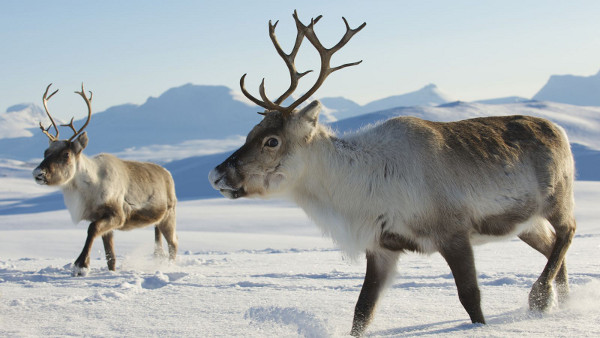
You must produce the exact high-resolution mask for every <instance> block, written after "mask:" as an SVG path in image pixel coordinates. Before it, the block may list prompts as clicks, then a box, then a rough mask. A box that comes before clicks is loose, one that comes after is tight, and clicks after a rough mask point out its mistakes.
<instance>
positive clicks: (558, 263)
mask: <svg viewBox="0 0 600 338" xmlns="http://www.w3.org/2000/svg"><path fill="white" fill-rule="evenodd" d="M548 221H550V224H552V226H553V227H554V230H555V232H556V240H555V241H554V246H553V248H552V251H551V252H550V255H549V256H548V263H546V266H545V267H544V271H542V274H541V275H540V277H539V278H538V279H537V281H536V282H535V283H533V287H532V288H531V291H530V292H529V307H530V308H531V309H532V310H538V311H545V310H548V308H549V307H550V306H551V305H552V294H553V292H552V281H554V280H555V279H556V282H557V284H558V289H559V295H560V294H562V295H560V297H561V298H562V299H564V298H566V297H567V295H568V292H569V285H568V281H567V268H566V263H565V259H564V258H565V254H566V253H567V249H568V248H569V245H571V241H572V240H573V236H574V235H575V227H576V226H575V219H574V218H573V217H563V216H562V214H561V213H560V212H557V213H556V214H554V215H553V216H552V217H549V218H548Z"/></svg>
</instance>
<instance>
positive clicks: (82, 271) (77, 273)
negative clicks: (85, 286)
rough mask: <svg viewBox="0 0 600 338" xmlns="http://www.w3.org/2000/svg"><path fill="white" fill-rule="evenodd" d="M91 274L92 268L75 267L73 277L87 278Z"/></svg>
mask: <svg viewBox="0 0 600 338" xmlns="http://www.w3.org/2000/svg"><path fill="white" fill-rule="evenodd" d="M89 272H90V268H88V267H85V266H77V265H73V271H72V272H71V276H73V277H85V276H87V275H88V273H89Z"/></svg>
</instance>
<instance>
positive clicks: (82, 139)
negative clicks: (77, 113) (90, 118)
mask: <svg viewBox="0 0 600 338" xmlns="http://www.w3.org/2000/svg"><path fill="white" fill-rule="evenodd" d="M87 144H88V136H87V132H85V131H84V132H83V133H81V135H79V136H78V137H77V139H76V140H75V142H73V146H74V151H75V153H77V154H79V153H80V152H81V151H82V150H83V149H85V147H87Z"/></svg>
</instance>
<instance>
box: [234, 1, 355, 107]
mask: <svg viewBox="0 0 600 338" xmlns="http://www.w3.org/2000/svg"><path fill="white" fill-rule="evenodd" d="M293 17H294V20H295V21H296V28H297V30H298V34H297V35H296V43H295V45H294V48H293V49H292V52H291V53H290V54H285V53H284V52H283V50H282V49H281V46H280V45H279V43H278V42H277V38H276V36H275V27H276V26H277V22H279V21H277V22H275V24H274V25H272V24H271V22H270V21H269V36H270V37H271V41H273V45H274V46H275V49H276V50H277V53H278V54H279V56H281V58H282V59H283V60H284V62H285V64H286V65H287V67H288V70H289V72H290V87H289V88H288V90H287V91H285V93H283V94H282V95H281V96H280V97H279V98H278V99H277V100H275V101H274V102H273V101H271V100H269V98H268V97H267V95H266V94H265V79H264V78H263V80H262V82H261V84H260V86H259V88H258V92H259V94H260V97H261V98H262V101H261V100H259V99H257V98H255V97H254V96H252V95H250V93H248V91H247V90H246V88H245V86H244V79H245V77H246V74H244V75H243V76H242V78H241V79H240V87H241V89H242V93H244V95H245V96H246V97H247V98H248V99H250V100H251V101H252V102H254V103H255V104H257V105H259V106H261V107H263V108H265V109H267V110H278V111H280V112H282V113H284V114H288V115H289V114H291V113H292V112H293V110H294V108H296V107H298V105H300V104H301V103H302V102H304V101H306V99H308V98H309V97H310V96H311V95H313V94H314V93H315V92H316V91H317V89H319V87H320V86H321V85H322V84H323V82H324V81H325V79H326V78H327V76H329V74H331V73H333V72H335V71H337V70H340V69H342V68H346V67H349V66H355V65H358V64H359V63H361V62H362V61H357V62H352V63H346V64H343V65H341V66H337V67H334V68H331V65H330V61H331V57H332V56H333V54H334V53H335V52H337V51H338V50H340V49H341V48H342V47H343V46H344V45H345V44H346V43H348V41H350V39H351V38H352V36H354V34H356V33H358V32H359V31H360V30H361V29H363V28H364V27H365V26H366V25H367V23H366V22H365V23H363V24H362V25H360V26H359V27H358V28H355V29H351V28H350V26H349V25H348V21H346V18H343V17H342V19H343V20H344V23H345V24H346V33H345V34H344V36H343V37H342V39H341V40H340V41H339V42H338V43H337V44H336V45H335V46H333V47H332V48H325V47H323V45H322V44H321V42H320V41H319V39H318V38H317V35H316V33H315V31H314V25H315V24H316V23H317V22H318V21H319V20H320V19H321V17H322V16H321V15H319V16H318V17H317V18H315V19H311V21H310V24H309V25H308V26H305V25H304V24H303V23H302V22H301V21H300V19H298V13H297V12H296V11H294V14H293ZM304 36H306V38H307V39H308V40H309V41H310V42H311V44H312V45H313V46H314V47H315V49H317V51H318V52H319V55H320V57H321V69H320V72H319V76H318V78H317V81H316V83H315V84H314V85H313V86H312V87H311V88H310V89H309V90H308V91H307V92H306V93H305V94H304V95H302V97H300V98H299V99H297V100H296V101H294V102H293V103H292V104H291V105H289V106H288V107H282V106H281V103H282V102H283V100H285V99H286V98H287V97H289V96H290V95H291V94H292V93H293V92H294V90H296V88H297V86H298V81H299V80H300V78H301V77H302V76H304V75H306V74H308V73H309V72H311V70H309V71H306V72H304V73H298V71H297V70H296V66H295V64H294V60H295V58H296V54H297V53H298V50H299V49H300V45H301V43H302V39H304Z"/></svg>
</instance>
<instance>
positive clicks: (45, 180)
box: [33, 84, 177, 276]
mask: <svg viewBox="0 0 600 338" xmlns="http://www.w3.org/2000/svg"><path fill="white" fill-rule="evenodd" d="M51 85H52V84H50V85H48V87H47V88H46V92H45V93H44V96H43V103H44V109H45V110H46V113H47V114H48V117H49V118H50V121H51V123H52V124H51V125H50V126H48V128H44V127H43V126H42V124H41V123H40V128H41V129H42V131H43V132H44V134H46V136H48V138H49V139H50V146H49V147H48V149H46V151H45V152H44V160H43V161H42V163H40V165H39V166H38V167H37V168H35V170H34V171H33V177H34V179H35V181H36V182H37V183H38V184H45V185H50V186H58V187H59V188H60V189H61V191H62V193H63V197H64V200H65V204H66V206H67V208H68V209H69V213H70V214H71V219H72V220H73V223H78V222H79V221H81V220H87V221H90V222H91V223H90V225H89V228H88V235H87V239H86V241H85V245H84V247H83V251H82V252H81V255H79V257H78V258H77V260H76V261H75V264H74V267H73V275H74V276H85V275H86V274H87V273H88V271H89V265H90V249H91V248H92V242H93V241H94V239H95V238H96V237H98V236H102V241H103V243H104V250H105V253H106V262H107V264H108V269H109V270H111V271H114V270H115V264H116V257H115V250H114V245H113V230H131V229H135V228H140V227H144V226H148V225H150V224H156V225H155V230H154V238H155V251H154V253H155V255H157V256H161V255H163V249H162V241H161V234H162V235H163V236H164V237H165V239H166V241H167V244H168V247H169V258H170V259H171V260H174V259H175V256H176V254H177V236H176V234H175V205H176V203H177V199H176V197H175V184H174V182H173V178H172V177H171V174H170V173H169V172H168V171H167V170H166V169H164V168H163V167H161V166H159V165H156V164H153V163H145V162H136V161H124V160H121V159H118V158H117V157H115V156H112V155H109V154H100V155H97V156H95V157H93V158H89V157H87V156H85V155H84V154H83V153H82V151H83V149H85V147H86V146H87V143H88V137H87V133H86V132H84V131H83V130H84V129H85V127H87V125H88V123H89V122H90V119H91V117H92V107H91V100H92V93H91V92H90V96H89V98H88V97H87V96H86V94H85V92H84V89H83V84H82V85H81V91H80V92H76V93H77V94H79V95H81V97H82V98H83V99H84V100H85V103H86V105H87V108H88V115H87V120H86V121H85V123H84V125H83V126H82V127H81V128H79V130H76V129H75V127H74V125H73V119H71V122H70V123H69V124H68V125H64V126H68V127H70V128H71V129H72V130H73V132H74V134H73V136H71V137H70V138H69V139H68V140H60V139H59V138H58V136H59V130H58V127H57V126H56V123H55V122H54V119H53V118H52V116H51V115H50V112H49V111H48V105H47V102H48V100H49V99H50V98H51V97H52V96H53V95H54V94H56V92H58V90H56V91H54V92H53V93H52V94H50V96H48V90H49V89H50V86H51ZM51 127H54V130H55V131H56V135H52V134H50V132H49V131H50V128H51Z"/></svg>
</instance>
